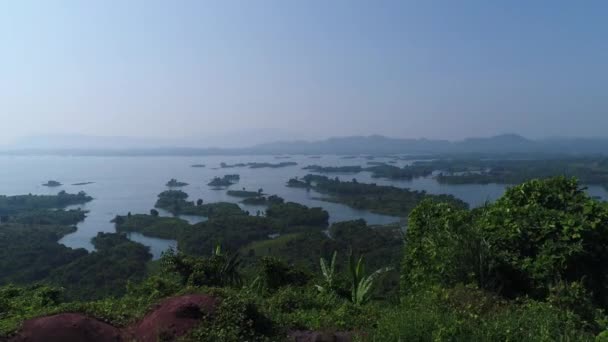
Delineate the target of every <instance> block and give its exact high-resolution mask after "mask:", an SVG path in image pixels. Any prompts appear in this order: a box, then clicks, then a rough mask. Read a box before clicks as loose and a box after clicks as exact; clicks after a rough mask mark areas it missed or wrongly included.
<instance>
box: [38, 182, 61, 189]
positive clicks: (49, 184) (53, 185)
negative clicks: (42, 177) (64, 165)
mask: <svg viewBox="0 0 608 342" xmlns="http://www.w3.org/2000/svg"><path fill="white" fill-rule="evenodd" d="M42 185H43V186H48V187H52V188H53V187H57V186H62V185H63V184H61V183H60V182H58V181H55V180H50V181H48V182H46V183H44V184H42Z"/></svg>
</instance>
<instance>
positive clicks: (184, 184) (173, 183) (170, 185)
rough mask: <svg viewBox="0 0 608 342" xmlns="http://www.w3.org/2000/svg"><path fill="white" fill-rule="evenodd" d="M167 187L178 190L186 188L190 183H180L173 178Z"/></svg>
mask: <svg viewBox="0 0 608 342" xmlns="http://www.w3.org/2000/svg"><path fill="white" fill-rule="evenodd" d="M165 185H166V186H167V187H169V188H178V187H182V186H186V185H188V183H184V182H179V181H178V180H177V179H175V178H171V180H169V181H168V182H167V184H165Z"/></svg>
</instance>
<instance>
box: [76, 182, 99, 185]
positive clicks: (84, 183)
mask: <svg viewBox="0 0 608 342" xmlns="http://www.w3.org/2000/svg"><path fill="white" fill-rule="evenodd" d="M89 184H95V182H80V183H74V184H72V185H89Z"/></svg>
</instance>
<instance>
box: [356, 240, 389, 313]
mask: <svg viewBox="0 0 608 342" xmlns="http://www.w3.org/2000/svg"><path fill="white" fill-rule="evenodd" d="M349 259H350V274H351V276H352V293H351V300H352V302H353V303H354V304H357V305H362V304H365V303H367V302H368V301H369V299H370V298H371V295H372V291H373V289H374V285H375V281H376V279H378V278H379V277H380V276H381V275H382V274H384V273H386V272H389V271H391V270H392V269H393V268H392V267H383V268H380V269H378V270H376V271H375V272H374V273H372V274H370V275H369V276H365V260H364V258H363V257H359V260H358V261H357V262H355V257H354V255H353V253H352V251H351V253H350V256H349Z"/></svg>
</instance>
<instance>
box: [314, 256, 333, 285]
mask: <svg viewBox="0 0 608 342" xmlns="http://www.w3.org/2000/svg"><path fill="white" fill-rule="evenodd" d="M337 256H338V252H337V251H336V252H334V254H333V255H332V257H331V263H330V264H329V266H327V263H326V262H325V259H323V258H321V259H320V264H321V272H322V273H323V280H324V282H325V284H324V285H315V287H316V288H317V290H319V292H329V291H332V290H334V281H335V279H336V258H337Z"/></svg>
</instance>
